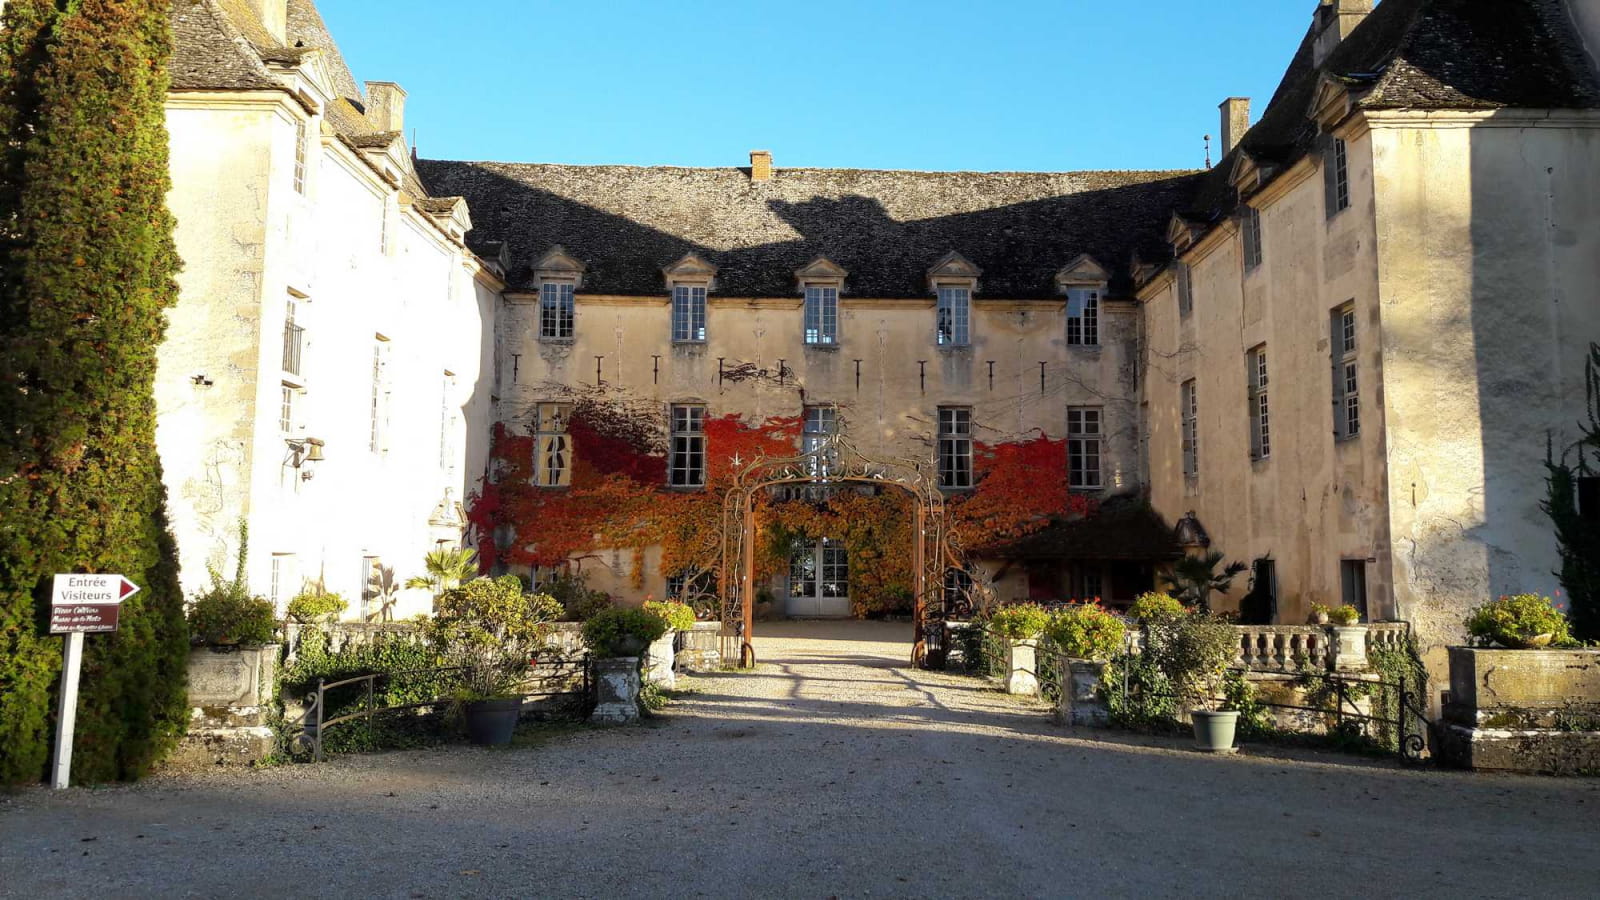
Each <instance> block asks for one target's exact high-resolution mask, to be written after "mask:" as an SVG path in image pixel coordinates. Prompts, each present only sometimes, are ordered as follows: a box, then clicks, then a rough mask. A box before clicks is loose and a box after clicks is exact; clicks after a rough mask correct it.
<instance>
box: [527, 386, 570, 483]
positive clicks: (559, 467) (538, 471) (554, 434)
mask: <svg viewBox="0 0 1600 900" xmlns="http://www.w3.org/2000/svg"><path fill="white" fill-rule="evenodd" d="M538 416H539V419H538V422H536V423H535V425H534V450H533V453H534V456H533V483H534V484H536V485H538V486H540V487H566V486H567V485H569V484H571V483H572V438H571V437H570V436H568V434H567V421H568V420H569V419H570V418H571V417H572V404H570V403H541V404H539V411H538Z"/></svg>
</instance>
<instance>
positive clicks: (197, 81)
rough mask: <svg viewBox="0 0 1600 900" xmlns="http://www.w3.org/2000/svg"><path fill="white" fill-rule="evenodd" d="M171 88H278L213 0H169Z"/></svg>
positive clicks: (198, 89) (250, 47)
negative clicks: (170, 8)
mask: <svg viewBox="0 0 1600 900" xmlns="http://www.w3.org/2000/svg"><path fill="white" fill-rule="evenodd" d="M171 21H172V60H171V62H170V63H169V64H168V71H169V73H170V75H171V78H172V88H173V89H174V90H180V91H185V90H196V91H203V90H239V91H254V90H273V89H278V88H281V87H282V85H280V84H278V82H277V80H276V79H274V78H273V77H272V75H271V73H269V72H268V71H267V67H266V66H265V65H263V64H262V62H261V56H260V55H259V53H257V52H256V50H255V49H254V47H253V46H252V45H251V43H250V42H249V41H248V40H247V39H246V38H245V36H244V34H243V33H242V32H241V31H240V29H239V28H238V27H237V26H236V25H234V23H233V22H232V21H231V20H230V18H229V17H228V15H227V14H226V13H224V12H223V11H222V9H221V7H219V6H218V5H217V3H216V2H215V0H173V2H172V12H171Z"/></svg>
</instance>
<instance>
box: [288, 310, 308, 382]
mask: <svg viewBox="0 0 1600 900" xmlns="http://www.w3.org/2000/svg"><path fill="white" fill-rule="evenodd" d="M299 309H300V304H299V301H297V300H296V299H295V297H294V295H292V294H291V295H290V296H289V299H288V303H287V304H286V305H285V309H284V314H283V370H284V371H285V372H288V373H289V374H290V375H299V374H300V347H301V344H302V343H303V336H304V335H305V331H306V330H305V329H304V328H302V327H301V326H300V325H298V324H296V322H295V315H296V313H298V312H299Z"/></svg>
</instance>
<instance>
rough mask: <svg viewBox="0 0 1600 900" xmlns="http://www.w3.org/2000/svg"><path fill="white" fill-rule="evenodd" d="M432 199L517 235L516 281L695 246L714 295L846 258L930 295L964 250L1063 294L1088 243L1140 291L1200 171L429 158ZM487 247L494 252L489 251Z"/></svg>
mask: <svg viewBox="0 0 1600 900" xmlns="http://www.w3.org/2000/svg"><path fill="white" fill-rule="evenodd" d="M417 168H418V171H419V173H420V174H421V176H422V179H423V181H424V182H425V183H426V184H427V186H428V188H429V190H430V191H431V192H433V193H435V194H452V195H461V196H463V197H465V198H466V199H467V202H468V204H469V205H470V208H471V209H472V221H473V224H474V229H473V232H472V235H471V236H470V237H471V239H472V242H473V243H474V245H475V246H478V247H481V246H482V244H483V242H485V241H505V242H506V243H507V244H509V247H510V258H511V260H512V271H511V273H510V283H511V286H512V287H513V289H517V288H526V287H529V286H530V279H531V274H532V273H531V270H530V267H531V264H532V263H533V262H535V261H536V260H538V259H539V258H540V257H541V256H543V255H544V254H545V252H546V251H548V250H549V249H550V248H551V247H552V246H555V245H561V246H562V247H564V248H565V249H566V250H567V252H568V253H570V254H572V255H573V256H575V257H577V258H578V259H580V260H582V261H583V262H584V263H585V264H586V265H587V266H588V270H587V272H586V273H585V275H584V281H583V286H582V290H583V291H584V292H586V293H596V294H632V295H650V294H662V293H664V292H665V290H666V282H665V279H664V277H663V275H662V272H661V270H662V268H663V267H665V266H669V265H671V264H672V263H674V262H676V261H677V260H678V259H680V258H681V257H683V256H684V254H686V253H689V252H695V253H698V254H700V255H701V256H702V257H704V258H705V259H706V260H707V261H709V262H710V263H711V264H713V265H715V266H717V267H718V272H717V278H716V292H717V293H718V294H721V295H723V296H734V297H783V296H790V295H794V294H796V293H797V287H796V284H795V278H794V272H795V270H796V269H799V268H801V267H802V266H805V265H806V264H807V263H809V262H811V261H812V260H813V259H815V258H816V257H818V256H826V257H828V258H829V259H831V260H833V261H834V262H835V263H838V264H839V265H840V266H843V267H844V268H845V269H846V270H847V271H848V272H849V276H848V277H847V279H846V282H845V295H846V296H857V297H925V296H928V294H929V290H928V283H927V272H928V269H929V268H931V267H932V266H933V265H934V264H935V263H936V262H937V261H938V260H939V259H940V257H942V256H944V255H945V254H947V253H949V252H950V251H952V250H954V251H956V252H959V253H960V254H961V255H962V256H964V257H966V258H967V259H968V260H970V261H972V262H973V263H974V264H976V265H977V266H978V267H979V268H980V269H982V270H983V274H982V276H981V278H980V279H979V292H978V296H979V297H980V298H981V297H985V296H987V297H997V298H1008V299H1029V298H1054V297H1059V296H1060V293H1059V291H1058V290H1057V287H1056V284H1055V274H1056V272H1057V271H1059V270H1060V269H1061V268H1063V267H1064V266H1066V265H1067V264H1068V263H1070V262H1072V261H1073V260H1074V259H1075V258H1076V257H1077V256H1079V255H1080V254H1084V253H1087V254H1090V255H1091V256H1093V257H1095V259H1097V260H1098V261H1099V262H1100V263H1101V264H1102V265H1103V266H1106V267H1107V268H1108V269H1111V270H1112V271H1114V272H1115V273H1116V278H1115V280H1114V281H1113V285H1112V288H1113V291H1114V292H1115V291H1116V290H1118V289H1122V290H1126V289H1128V288H1129V287H1131V283H1130V282H1129V280H1128V278H1127V275H1126V274H1125V270H1126V268H1127V264H1128V261H1129V258H1130V254H1131V252H1132V251H1133V250H1136V249H1137V250H1140V251H1142V252H1143V253H1144V255H1145V258H1146V259H1150V258H1155V259H1161V258H1163V255H1164V253H1165V252H1166V248H1165V246H1164V245H1163V243H1162V240H1161V234H1162V229H1163V227H1164V226H1165V223H1166V217H1167V215H1168V213H1169V212H1170V211H1171V209H1172V208H1173V207H1174V206H1180V205H1183V204H1184V203H1185V202H1186V201H1187V199H1188V198H1189V196H1190V195H1191V194H1192V192H1193V190H1194V187H1195V178H1196V177H1197V176H1196V174H1195V173H1187V172H1065V173H1035V172H908V171H877V170H862V169H799V168H776V169H774V171H773V175H772V178H771V180H770V181H764V182H754V181H752V180H751V178H750V175H749V170H748V169H743V168H722V169H715V168H675V167H633V166H566V165H548V164H522V163H493V162H453V161H443V160H419V161H418V163H417ZM480 252H481V251H480Z"/></svg>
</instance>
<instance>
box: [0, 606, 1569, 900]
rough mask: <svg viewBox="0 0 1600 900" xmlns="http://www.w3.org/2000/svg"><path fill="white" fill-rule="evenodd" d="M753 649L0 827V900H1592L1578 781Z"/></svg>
mask: <svg viewBox="0 0 1600 900" xmlns="http://www.w3.org/2000/svg"><path fill="white" fill-rule="evenodd" d="M761 631H762V635H763V636H762V637H760V638H758V646H757V652H758V654H759V655H760V658H761V665H760V667H759V668H758V669H757V670H756V671H755V672H753V673H727V674H717V675H711V676H706V677H701V678H696V679H693V680H692V681H689V682H688V683H687V687H688V688H689V689H690V691H691V693H689V694H688V695H687V696H686V697H684V698H683V699H682V700H681V701H679V702H678V703H677V704H675V705H674V706H673V707H672V708H671V709H670V710H669V711H668V713H667V714H666V715H664V716H663V717H661V718H659V719H656V720H654V722H653V723H651V724H647V725H644V726H640V727H628V728H615V729H606V730H593V731H591V730H580V731H576V732H573V733H570V734H559V735H555V736H552V737H550V738H549V739H547V740H543V741H541V742H539V743H537V744H534V745H531V746H521V747H516V748H513V749H510V750H499V751H494V750H482V749H475V748H469V747H451V748H447V749H442V750H429V751H411V752H403V753H388V754H380V755H371V756H361V757H347V758H342V759H339V760H336V761H334V762H331V763H327V764H324V765H321V766H288V767H283V768H277V769H271V770H267V771H262V772H244V773H231V774H216V775H210V776H205V777H186V778H156V779H152V780H149V781H146V782H144V783H141V784H137V785H132V786H119V787H111V788H102V789H94V790H73V791H67V792H60V793H55V792H49V791H44V790H28V791H24V792H22V793H20V794H14V795H10V796H5V797H0V895H3V896H6V897H28V898H39V897H52V896H68V895H70V896H80V895H81V896H95V897H102V898H103V897H108V896H110V897H134V896H140V897H144V896H148V897H155V896H208V897H221V896H249V897H254V896H268V895H271V896H312V897H320V896H328V897H333V896H354V897H368V896H371V897H453V896H485V897H520V896H588V897H617V896H650V897H679V896H709V897H747V896H796V897H816V898H825V897H854V896H868V895H871V896H879V897H882V896H889V897H929V896H969V897H976V896H1140V897H1168V896H1173V897H1175V896H1235V897H1242V896H1251V897H1279V896H1316V897H1340V896H1348V897H1357V896H1360V897H1386V896H1402V895H1412V896H1416V895H1423V896H1446V895H1448V896H1452V897H1477V896H1541V897H1580V896H1587V897H1592V896H1595V895H1596V894H1597V893H1600V850H1597V849H1596V848H1597V847H1600V781H1595V780H1592V779H1573V780H1563V781H1556V780H1546V779H1535V778H1512V777H1486V776H1471V775H1464V774H1457V773H1442V772H1433V771H1409V770H1402V769H1399V768H1396V767H1393V766H1390V765H1388V764H1385V763H1375V762H1371V761H1366V760H1359V759H1353V758H1348V757H1341V756H1332V755H1328V756H1320V755H1315V754H1296V755H1294V756H1293V757H1289V756H1284V755H1281V754H1278V755H1273V756H1267V755H1263V754H1264V753H1265V752H1266V751H1256V750H1253V749H1252V748H1246V752H1245V753H1243V754H1241V755H1240V756H1237V757H1233V758H1223V759H1219V758H1210V757H1203V756H1199V755H1196V754H1194V753H1192V752H1188V751H1186V750H1184V749H1182V746H1181V744H1180V743H1177V742H1174V743H1171V744H1162V743H1160V742H1155V743H1152V742H1150V741H1145V740H1137V741H1136V740H1134V739H1132V738H1126V737H1121V736H1118V735H1116V734H1115V733H1111V732H1090V731H1086V730H1079V731H1076V732H1074V731H1072V730H1069V729H1065V728H1060V727H1057V726H1054V725H1052V724H1050V723H1049V720H1048V717H1047V716H1046V715H1045V712H1044V710H1043V709H1042V708H1041V707H1039V706H1030V705H1028V704H1025V703H1019V702H1016V701H1014V700H1012V699H1011V698H1008V697H1006V696H1005V695H1003V694H1000V693H997V692H996V691H994V690H993V689H991V688H989V687H988V686H986V685H985V684H984V683H982V682H980V681H977V680H975V679H968V678H961V677H957V676H948V675H942V674H934V673H927V672H920V671H916V670H912V669H909V668H907V667H906V659H907V655H908V652H909V645H908V643H907V641H908V640H909V636H910V627H909V626H907V625H893V624H867V623H848V624H844V623H841V624H798V623H786V624H781V625H763V626H761Z"/></svg>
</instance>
